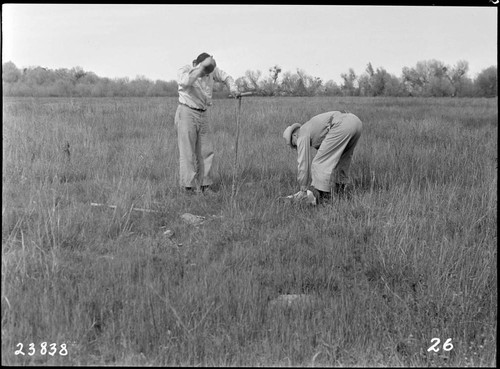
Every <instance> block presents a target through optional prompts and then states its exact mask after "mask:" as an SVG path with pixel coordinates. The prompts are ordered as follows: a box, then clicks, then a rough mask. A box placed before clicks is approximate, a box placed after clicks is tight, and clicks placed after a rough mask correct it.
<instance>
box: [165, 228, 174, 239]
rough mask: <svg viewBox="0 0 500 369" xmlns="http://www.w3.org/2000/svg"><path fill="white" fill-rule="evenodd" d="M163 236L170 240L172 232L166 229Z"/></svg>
mask: <svg viewBox="0 0 500 369" xmlns="http://www.w3.org/2000/svg"><path fill="white" fill-rule="evenodd" d="M163 234H164V235H165V236H167V237H168V238H170V237H172V236H173V235H174V231H172V230H171V229H167V230H166V231H165V232H163Z"/></svg>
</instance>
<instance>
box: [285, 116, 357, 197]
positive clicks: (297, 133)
mask: <svg viewBox="0 0 500 369" xmlns="http://www.w3.org/2000/svg"><path fill="white" fill-rule="evenodd" d="M361 129H362V123H361V120H359V118H358V117H357V116H355V115H354V114H351V113H348V112H340V111H330V112H327V113H322V114H319V115H316V116H314V117H312V118H311V119H310V120H309V121H307V122H306V123H304V124H303V125H301V124H300V123H294V124H292V125H291V126H289V127H287V128H286V129H285V131H284V132H283V138H284V139H285V141H286V143H287V144H288V145H290V146H291V147H292V148H294V149H296V150H297V156H298V157H297V162H298V168H297V169H298V170H297V180H298V182H299V185H300V191H301V192H302V195H301V196H299V199H300V198H302V197H306V191H307V189H308V186H309V184H311V185H312V187H313V188H312V192H313V193H314V196H315V197H316V202H317V203H318V204H319V203H321V202H323V201H325V200H327V199H329V198H331V185H330V178H331V175H332V173H333V172H334V170H336V172H337V173H336V180H335V182H336V183H335V191H336V192H337V193H339V194H341V193H343V192H344V191H345V186H346V183H347V180H348V172H349V166H350V165H351V160H352V154H353V152H354V148H355V147H356V144H357V143H358V140H359V137H360V136H361ZM311 147H314V148H315V149H317V150H318V152H317V153H316V156H315V157H314V159H313V160H312V162H311Z"/></svg>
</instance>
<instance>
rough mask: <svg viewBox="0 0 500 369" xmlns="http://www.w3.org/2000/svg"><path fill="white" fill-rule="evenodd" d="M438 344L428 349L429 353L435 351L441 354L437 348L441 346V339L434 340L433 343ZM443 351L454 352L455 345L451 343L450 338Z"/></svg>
mask: <svg viewBox="0 0 500 369" xmlns="http://www.w3.org/2000/svg"><path fill="white" fill-rule="evenodd" d="M434 341H435V342H436V343H434V344H433V345H432V346H431V347H429V348H428V349H427V351H434V352H439V348H436V346H437V345H439V342H441V340H440V339H439V338H433V339H432V340H431V342H434ZM443 350H444V351H451V350H453V344H452V343H451V338H448V339H447V340H446V341H445V343H444V344H443Z"/></svg>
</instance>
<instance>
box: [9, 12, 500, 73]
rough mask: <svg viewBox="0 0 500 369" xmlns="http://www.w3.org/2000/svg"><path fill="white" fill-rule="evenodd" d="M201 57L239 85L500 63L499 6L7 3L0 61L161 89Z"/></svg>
mask: <svg viewBox="0 0 500 369" xmlns="http://www.w3.org/2000/svg"><path fill="white" fill-rule="evenodd" d="M202 52H208V53H210V54H212V55H213V56H214V58H215V60H216V61H217V65H218V67H219V68H220V69H222V70H224V71H225V72H227V73H229V74H230V75H231V76H233V77H234V78H235V79H236V78H238V77H242V76H244V74H245V71H247V70H252V71H256V70H260V71H262V75H263V76H268V74H269V73H268V70H269V68H270V67H272V66H273V65H275V64H278V65H279V66H280V67H281V68H282V70H283V72H285V71H289V72H292V73H294V72H296V70H297V68H299V69H302V70H304V71H305V72H306V73H307V74H308V75H311V76H313V77H320V78H322V79H323V81H324V82H326V81H328V80H334V81H335V82H337V83H340V82H341V81H342V79H341V77H340V75H341V74H342V73H347V72H348V71H349V68H352V69H354V71H355V72H356V74H357V75H360V74H362V73H364V72H365V70H366V66H367V64H368V63H369V62H371V63H372V66H373V67H374V69H376V68H384V69H386V70H387V71H388V72H389V73H391V74H394V75H396V76H397V77H399V76H400V75H401V71H402V68H403V67H405V66H406V67H415V66H416V64H417V62H418V61H424V60H431V59H436V60H439V61H441V62H443V63H445V64H446V65H449V66H453V65H455V64H456V63H457V62H458V61H459V60H466V61H468V62H469V73H468V76H469V77H471V78H475V76H476V75H477V73H479V72H480V71H482V70H483V69H485V68H488V67H490V66H492V65H495V66H496V65H497V8H496V7H439V6H438V7H432V6H400V7H394V6H338V5H324V6H322V5H321V6H320V5H311V6H307V5H171V4H163V5H161V4H160V5H151V4H150V5H137V4H135V5H125V4H117V5H111V4H106V5H101V4H3V5H2V63H5V62H7V61H12V62H13V63H14V64H15V65H16V66H17V67H18V68H25V67H30V66H41V67H46V68H49V69H58V68H68V69H70V68H73V67H76V66H80V67H82V68H83V69H84V70H85V71H90V72H94V73H96V74H97V75H98V76H100V77H109V78H121V77H129V78H130V79H134V78H136V77H137V76H139V75H141V76H145V77H147V78H149V79H151V80H156V79H161V80H165V81H170V80H174V79H176V78H177V70H178V69H179V68H180V67H182V66H183V65H186V64H190V63H191V62H192V60H193V59H195V58H196V56H197V55H198V54H200V53H202Z"/></svg>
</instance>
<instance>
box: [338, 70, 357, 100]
mask: <svg viewBox="0 0 500 369" xmlns="http://www.w3.org/2000/svg"><path fill="white" fill-rule="evenodd" d="M340 77H342V79H343V80H344V83H342V85H341V86H340V88H341V90H342V93H343V94H344V95H345V96H356V95H359V90H358V88H357V87H358V86H356V85H355V83H356V79H357V76H356V73H355V72H354V69H352V68H349V72H348V73H342V74H341V75H340Z"/></svg>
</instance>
